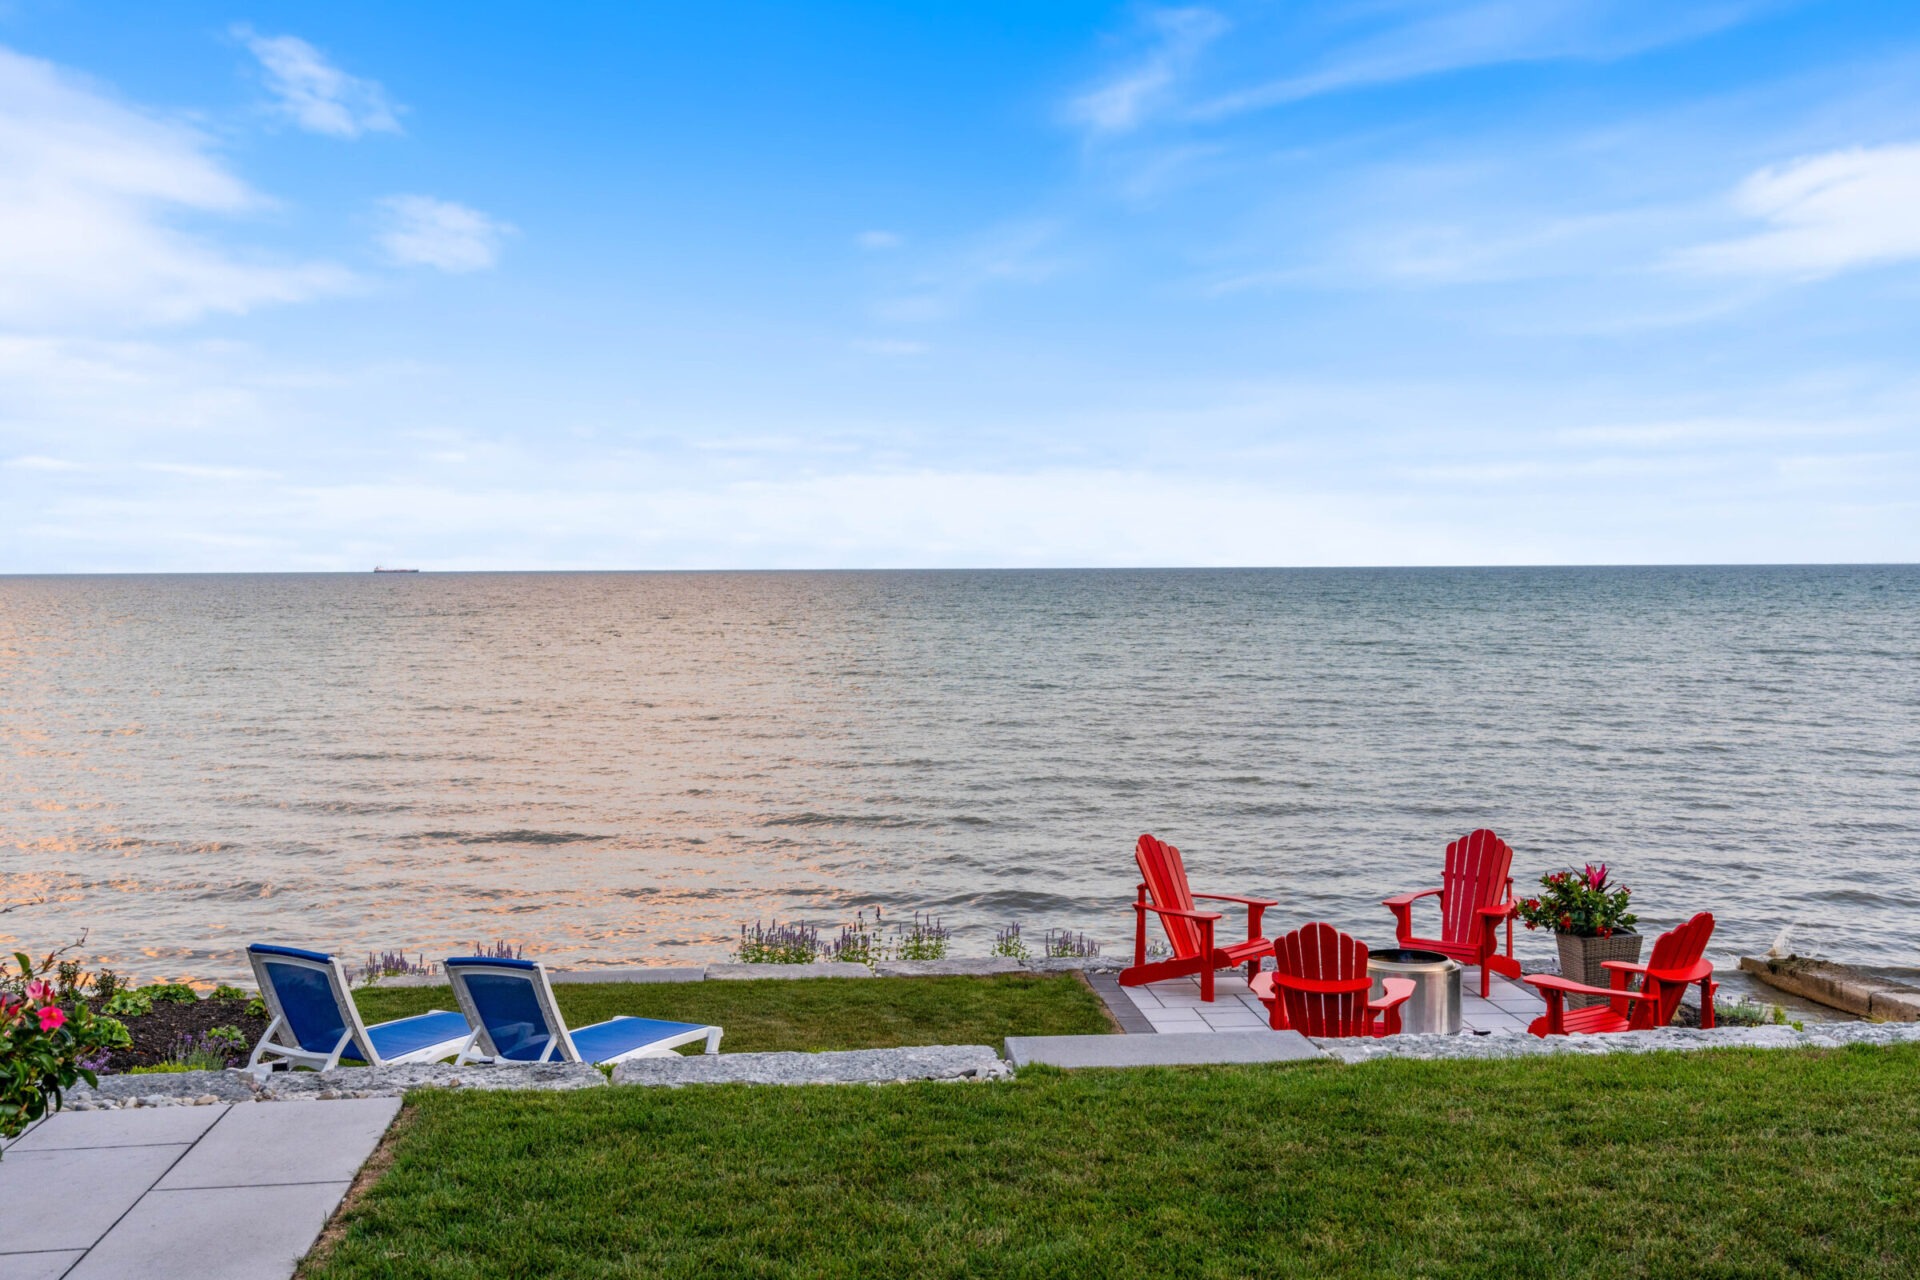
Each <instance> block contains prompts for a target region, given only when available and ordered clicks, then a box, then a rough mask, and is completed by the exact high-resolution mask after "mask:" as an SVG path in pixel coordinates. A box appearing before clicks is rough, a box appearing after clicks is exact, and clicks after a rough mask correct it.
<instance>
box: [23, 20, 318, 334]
mask: <svg viewBox="0 0 1920 1280" xmlns="http://www.w3.org/2000/svg"><path fill="white" fill-rule="evenodd" d="M266 204H267V201H266V200H265V199H264V198H262V197H261V196H260V195H259V194H258V193H257V192H255V191H253V190H252V189H251V188H250V187H249V186H248V185H247V184H246V183H245V182H243V181H242V180H241V179H240V178H239V177H237V176H235V175H234V174H233V173H232V172H231V171H230V170H229V169H228V168H227V167H226V165H225V164H224V163H222V161H221V160H220V159H219V158H218V157H217V156H216V155H215V154H214V150H213V145H212V143H211V141H210V140H209V139H208V138H207V137H206V136H205V135H204V134H202V133H201V132H199V131H198V130H196V129H193V128H191V127H190V126H188V125H185V124H182V123H178V122H174V121H169V120H165V119H161V118H157V117H155V116H154V115H152V114H150V113H148V112H144V111H140V110H137V109H135V108H133V107H130V106H127V105H124V104H122V103H120V102H117V101H115V100H114V99H112V98H110V97H108V96H107V95H106V94H104V93H103V92H101V91H100V90H99V89H97V88H96V87H94V86H92V85H90V84H88V83H85V82H83V81H81V80H79V79H77V78H75V77H72V76H69V75H68V74H66V73H65V72H63V71H61V70H60V69H59V68H57V67H55V66H54V65H53V64H51V63H48V62H44V61H41V60H39V59H36V58H28V57H23V56H21V55H20V54H17V53H14V52H12V51H10V50H7V49H0V323H9V324H16V325H25V326H56V327H58V326H65V325H69V324H75V323H83V322H87V321H100V322H104V323H107V324H110V325H115V326H122V327H124V326H127V325H129V324H136V325H137V324H147V323H178V322H182V321H188V320H193V319H196V318H198V317H200V316H202V315H205V314H207V313H208V312H227V313H241V312H246V311H249V310H252V309H253V308H255V307H258V306H261V305H265V304H268V303H276V302H296V301H300V300H302V299H306V298H312V297H316V296H319V295H323V294H328V293H336V292H340V291H342V290H345V289H348V288H350V287H352V285H353V283H354V282H353V278H352V277H351V276H350V275H349V273H347V272H346V271H344V270H342V269H340V268H339V267H336V266H332V265H329V264H326V263H318V262H305V263H288V262H277V261H274V260H272V259H268V258H266V257H264V256H260V255H255V254H245V253H239V252H234V251H231V250H228V249H226V248H223V247H222V246H220V245H218V244H217V243H215V242H214V241H212V240H210V239H208V238H205V237H203V236H199V235H194V234H191V233H188V232H186V231H183V230H180V229H179V228H177V227H176V226H174V225H173V219H174V218H175V217H176V216H177V215H179V214H181V213H190V214H215V215H225V216H229V217H232V216H237V215H242V214H247V213H250V212H252V211H254V210H256V209H259V208H262V207H264V206H265V205H266Z"/></svg>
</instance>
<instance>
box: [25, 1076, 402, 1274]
mask: <svg viewBox="0 0 1920 1280" xmlns="http://www.w3.org/2000/svg"><path fill="white" fill-rule="evenodd" d="M399 1110H400V1100H399V1099H398V1098H368V1099H363V1100H353V1101H334V1102H323V1103H308V1102H295V1103H271V1104H269V1103H239V1104H235V1105H228V1106H203V1107H191V1106H189V1107H150V1108H137V1109H131V1110H120V1111H85V1112H61V1113H59V1114H56V1115H53V1116H49V1117H48V1118H47V1119H45V1120H42V1121H41V1122H40V1123H38V1124H36V1125H35V1126H34V1127H33V1128H31V1129H29V1130H27V1132H26V1133H24V1134H22V1135H20V1137H18V1138H16V1139H14V1140H13V1141H12V1142H11V1143H9V1144H8V1145H7V1148H6V1152H5V1156H4V1158H0V1280H126V1278H127V1277H132V1276H138V1277H141V1280H286V1277H288V1276H291V1275H292V1274H293V1270H294V1267H295V1266H296V1265H297V1264H298V1263H299V1261H300V1258H301V1257H302V1255H304V1254H305V1253H306V1252H307V1250H308V1249H310V1248H312V1247H313V1242H314V1241H315V1240H317V1239H318V1238H319V1236H320V1231H321V1228H323V1227H325V1226H326V1223H327V1219H328V1218H329V1217H331V1216H332V1215H333V1211H334V1210H335V1209H336V1208H338V1207H339V1204H340V1201H341V1199H342V1198H344V1197H345V1195H346V1194H347V1188H348V1186H350V1185H351V1184H352V1182H353V1177H354V1174H356V1173H357V1172H358V1171H359V1169H360V1166H361V1165H362V1164H364V1163H366V1159H367V1157H368V1156H370V1155H372V1154H373V1149H374V1147H375V1146H376V1145H377V1144H378V1143H379V1141H380V1137H381V1135H382V1134H384V1133H385V1132H386V1131H387V1126H388V1125H389V1124H391V1123H392V1122H393V1117H394V1116H395V1115H396V1114H398V1112H399Z"/></svg>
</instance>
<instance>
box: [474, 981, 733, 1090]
mask: <svg viewBox="0 0 1920 1280" xmlns="http://www.w3.org/2000/svg"><path fill="white" fill-rule="evenodd" d="M446 970H447V977H448V978H449V979H450V980H451V981H452V983H453V995H454V998H455V999H456V1000H458V1001H459V1002H460V1011H461V1012H462V1013H464V1014H466V1015H467V1023H468V1025H470V1026H472V1028H473V1034H472V1035H471V1036H469V1037H468V1038H467V1044H466V1047H465V1048H463V1049H461V1050H460V1055H459V1056H458V1057H457V1058H455V1059H454V1060H453V1061H454V1065H455V1066H465V1065H466V1064H467V1063H469V1062H498V1063H505V1064H518V1065H526V1064H527V1063H529V1062H530V1061H539V1062H582V1061H584V1059H583V1058H581V1056H580V1051H579V1050H578V1049H576V1048H574V1047H573V1033H572V1032H571V1031H570V1030H569V1029H568V1028H567V1020H566V1019H565V1018H563V1017H561V1016H560V1005H559V1003H558V1002H557V1001H555V1000H554V998H553V983H552V981H551V980H550V979H549V978H548V977H547V966H546V965H544V964H541V963H539V962H538V961H535V962H533V968H532V969H531V970H528V969H523V968H521V967H520V966H518V965H491V964H460V965H454V964H449V965H447V966H446ZM468 974H486V975H487V976H489V977H501V978H512V979H514V980H516V981H518V982H529V983H532V984H533V998H534V1000H535V1002H536V1003H538V1004H539V1006H540V1016H541V1017H543V1018H545V1019H546V1020H547V1029H548V1030H549V1031H551V1032H553V1033H554V1034H552V1035H550V1036H549V1037H548V1038H547V1047H546V1048H545V1049H543V1050H542V1051H541V1053H540V1057H539V1058H538V1059H527V1058H502V1057H500V1056H499V1051H498V1050H497V1049H496V1048H495V1046H494V1043H493V1037H492V1036H490V1035H488V1034H487V1024H486V1022H485V1021H484V1020H483V1019H482V1018H481V1017H480V1010H479V1007H478V1006H476V1005H475V1004H474V1002H473V994H472V993H471V992H469V991H468V990H467V975H468ZM609 1021H612V1019H609ZM594 1025H595V1026H598V1025H600V1024H598V1023H595V1024H594ZM720 1036H721V1030H720V1028H719V1027H699V1028H696V1029H695V1030H692V1031H682V1032H679V1033H677V1034H675V1035H671V1036H667V1037H665V1038H663V1039H660V1040H653V1041H649V1042H648V1043H646V1044H643V1045H641V1046H640V1047H639V1048H637V1049H629V1050H627V1052H625V1053H622V1054H619V1055H617V1056H615V1057H612V1058H603V1059H601V1064H602V1065H611V1064H612V1063H616V1062H625V1061H626V1060H627V1059H629V1058H671V1057H675V1056H676V1055H675V1054H674V1052H673V1051H674V1050H675V1049H677V1048H679V1047H680V1046H681V1045H683V1044H692V1043H693V1042H694V1041H696V1040H705V1041H706V1042H707V1050H706V1051H707V1052H708V1053H718V1052H720ZM555 1050H558V1055H557V1056H556V1054H555Z"/></svg>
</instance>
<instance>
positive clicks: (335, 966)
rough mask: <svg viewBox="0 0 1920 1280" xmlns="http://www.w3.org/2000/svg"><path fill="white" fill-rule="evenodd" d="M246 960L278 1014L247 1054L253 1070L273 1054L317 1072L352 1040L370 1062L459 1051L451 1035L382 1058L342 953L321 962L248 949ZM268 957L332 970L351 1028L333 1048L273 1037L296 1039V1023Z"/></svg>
mask: <svg viewBox="0 0 1920 1280" xmlns="http://www.w3.org/2000/svg"><path fill="white" fill-rule="evenodd" d="M247 960H248V961H249V962H250V963H251V964H252V965H253V978H254V981H255V982H256V983H257V984H259V987H260V998H261V999H262V1000H264V1001H266V1005H267V1012H268V1013H269V1014H270V1015H272V1019H273V1020H272V1021H271V1022H269V1023H268V1024H267V1030H266V1033H265V1034H264V1035H262V1036H261V1037H260V1043H259V1044H257V1045H255V1046H254V1047H253V1054H252V1056H250V1057H249V1058H248V1059H247V1068H248V1069H249V1070H253V1069H255V1068H257V1067H259V1066H260V1065H261V1059H262V1058H263V1057H272V1058H273V1059H275V1060H276V1061H279V1062H285V1063H286V1064H287V1065H288V1066H290V1067H312V1068H313V1069H314V1070H315V1071H331V1070H333V1069H334V1068H335V1067H337V1066H339V1065H340V1055H341V1054H343V1053H345V1052H346V1051H347V1047H348V1046H349V1045H352V1044H355V1043H356V1042H357V1043H358V1044H359V1046H360V1057H361V1059H362V1060H363V1061H364V1062H365V1063H366V1064H367V1065H368V1066H370V1067H391V1066H400V1065H402V1064H404V1063H410V1062H438V1061H439V1060H440V1059H441V1058H444V1057H446V1056H447V1055H448V1054H450V1053H453V1052H455V1051H456V1050H457V1049H459V1047H460V1043H461V1042H460V1041H458V1040H449V1041H443V1042H441V1043H439V1044H430V1045H428V1046H426V1047H425V1048H422V1049H415V1050H414V1051H413V1052H411V1053H403V1054H401V1055H400V1056H399V1057H396V1058H383V1057H381V1056H380V1054H379V1051H378V1050H376V1049H375V1048H374V1047H373V1037H372V1036H369V1035H368V1034H367V1024H366V1023H364V1022H362V1021H361V1020H360V1010H359V1007H358V1006H356V1005H355V1004H354V1003H353V996H352V994H351V988H350V987H349V985H348V983H347V970H346V967H345V966H344V965H342V964H341V963H340V957H338V956H328V957H327V961H326V963H325V964H321V963H319V962H318V961H314V960H308V959H306V958H305V957H302V956H288V955H280V954H278V953H274V954H271V955H261V954H259V953H257V952H254V951H251V950H249V951H248V952H247ZM269 960H271V961H272V962H273V963H274V964H285V965H292V966H294V967H296V968H301V969H315V970H318V971H320V972H322V973H325V974H327V975H328V985H329V986H330V987H331V988H332V990H333V999H334V1003H335V1004H336V1005H338V1006H339V1008H340V1017H341V1020H342V1021H344V1022H345V1023H346V1024H347V1029H346V1031H345V1032H344V1033H343V1034H342V1035H341V1037H340V1042H339V1043H338V1044H336V1045H334V1046H333V1050H332V1051H331V1052H329V1053H319V1052H316V1051H315V1050H312V1049H303V1048H301V1047H300V1046H299V1044H297V1043H295V1044H292V1045H288V1044H283V1043H278V1042H276V1041H275V1040H274V1036H275V1035H276V1034H277V1033H279V1032H285V1033H286V1035H287V1037H288V1038H289V1039H291V1038H292V1036H293V1028H292V1027H291V1026H290V1025H289V1024H288V1022H287V1015H286V1011H285V1010H283V1009H282V1008H281V1007H280V993H279V992H278V991H276V990H274V987H273V979H272V978H271V977H270V976H269V975H268V973H267V970H266V962H267V961H269ZM427 1012H428V1013H451V1012H452V1010H450V1009H429V1010H427ZM266 1065H267V1066H268V1068H269V1069H271V1068H272V1066H273V1065H274V1063H272V1062H269V1063H267V1064H266Z"/></svg>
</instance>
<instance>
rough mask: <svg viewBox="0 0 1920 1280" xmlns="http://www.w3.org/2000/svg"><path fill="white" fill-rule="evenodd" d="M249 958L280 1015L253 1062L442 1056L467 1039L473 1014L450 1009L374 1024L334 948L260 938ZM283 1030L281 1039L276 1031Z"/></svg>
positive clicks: (323, 1066) (376, 1063)
mask: <svg viewBox="0 0 1920 1280" xmlns="http://www.w3.org/2000/svg"><path fill="white" fill-rule="evenodd" d="M247 960H248V962H249V963H250V964H252V965H253V976H254V979H255V980H256V981H258V982H259V984H260V998H261V999H263V1000H264V1001H266V1004H267V1012H268V1013H269V1014H271V1015H272V1017H273V1020H272V1021H271V1022H269V1023H268V1024H267V1033H266V1034H265V1035H263V1036H261V1037H260V1043H259V1044H257V1045H255V1046H254V1047H253V1056H252V1057H250V1058H248V1059H247V1066H249V1067H257V1066H259V1065H260V1063H261V1062H262V1061H263V1060H265V1061H266V1062H267V1065H268V1066H269V1067H271V1066H273V1065H274V1063H275V1062H276V1061H278V1062H284V1063H286V1064H287V1065H288V1066H293V1067H313V1068H315V1069H317V1070H320V1071H328V1070H331V1069H332V1068H334V1067H337V1066H339V1065H341V1064H342V1063H345V1064H346V1065H348V1066H355V1067H359V1066H373V1067H382V1066H391V1065H394V1064H397V1063H403V1062H435V1061H438V1060H439V1059H441V1058H445V1057H449V1056H451V1055H453V1054H455V1053H458V1052H459V1051H460V1046H462V1045H463V1044H465V1043H466V1042H467V1020H466V1019H465V1018H464V1017H462V1016H461V1015H460V1014H457V1013H453V1012H450V1011H448V1010H443V1009H435V1010H434V1011H433V1012H431V1013H422V1014H419V1015H416V1016H415V1017H411V1018H396V1019H395V1020H393V1021H392V1022H382V1023H378V1024H376V1025H374V1026H371V1027H369V1026H367V1025H366V1024H365V1023H363V1022H361V1021H360V1010H358V1009H357V1008H355V1007H354V1004H353V997H352V995H350V994H349V993H348V991H347V971H346V969H344V968H343V967H342V966H341V964H340V961H339V960H338V959H336V958H335V957H333V956H329V955H322V954H320V953H319V952H318V951H300V950H297V949H295V948H293V947H270V946H267V945H266V944H264V943H258V942H256V943H254V944H253V945H252V946H250V947H248V948H247ZM276 1036H277V1037H278V1039H276V1038H275V1037H276Z"/></svg>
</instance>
